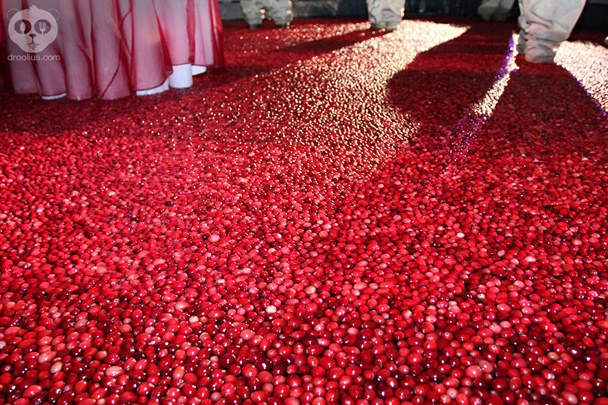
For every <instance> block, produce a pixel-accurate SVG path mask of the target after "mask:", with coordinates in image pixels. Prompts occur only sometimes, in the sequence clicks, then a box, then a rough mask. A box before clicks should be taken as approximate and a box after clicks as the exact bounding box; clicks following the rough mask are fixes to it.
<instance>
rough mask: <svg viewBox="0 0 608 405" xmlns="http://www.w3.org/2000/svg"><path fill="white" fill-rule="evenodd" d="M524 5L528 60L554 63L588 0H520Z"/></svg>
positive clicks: (521, 24)
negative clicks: (558, 51)
mask: <svg viewBox="0 0 608 405" xmlns="http://www.w3.org/2000/svg"><path fill="white" fill-rule="evenodd" d="M520 7H522V11H523V12H522V16H521V17H520V20H519V23H520V27H521V29H522V31H524V33H525V40H526V44H525V45H526V49H525V53H526V60H528V61H533V62H553V59H554V58H555V53H556V51H557V48H558V47H559V45H560V44H561V43H562V42H563V41H565V40H566V39H568V37H569V36H570V33H571V32H572V29H573V28H574V25H575V24H576V22H577V21H578V18H579V17H580V15H581V13H582V12H583V8H584V7H585V0H554V1H547V0H520ZM518 50H519V46H518Z"/></svg>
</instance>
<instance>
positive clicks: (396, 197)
mask: <svg viewBox="0 0 608 405" xmlns="http://www.w3.org/2000/svg"><path fill="white" fill-rule="evenodd" d="M448 22H449V21H447V20H446V21H443V22H441V21H439V22H434V23H433V22H429V21H416V20H409V21H405V22H404V23H403V24H402V25H401V27H400V30H398V31H395V32H391V33H386V34H383V33H378V32H371V31H369V30H368V29H367V28H368V26H369V24H368V23H367V22H364V21H358V22H352V21H344V20H325V21H323V20H320V21H313V20H307V21H300V22H296V24H294V26H293V28H292V29H290V30H288V31H285V30H280V31H279V30H272V29H266V28H263V29H261V30H256V31H249V30H247V29H245V28H244V27H245V25H244V24H243V23H238V24H236V23H235V24H232V25H230V24H228V25H227V26H226V30H225V35H226V50H227V55H226V56H227V60H228V63H229V66H228V68H227V69H226V71H223V72H211V73H210V74H208V75H207V76H205V77H202V78H200V79H199V81H198V82H197V83H195V87H194V88H192V89H189V90H186V91H172V92H171V93H167V94H163V95H158V96H151V97H149V98H135V97H133V98H128V99H124V100H120V101H116V102H98V101H86V102H79V103H75V102H71V101H53V102H42V101H39V100H37V99H36V98H34V97H25V96H20V97H17V96H12V95H6V97H7V99H8V100H9V101H10V103H7V102H4V103H2V105H1V106H0V109H1V111H2V115H3V116H4V117H6V118H5V119H4V120H3V122H2V124H0V125H1V127H0V132H2V133H1V136H0V189H1V190H2V191H1V193H0V271H1V273H0V404H16V405H28V404H83V405H95V404H98V405H111V404H142V405H143V404H154V403H159V404H174V403H175V404H256V403H267V404H277V405H278V404H285V405H296V404H315V405H324V404H338V403H339V404H353V405H368V404H373V405H380V404H387V405H389V404H390V405H393V404H462V405H465V404H521V405H523V404H598V405H605V404H608V309H607V307H608V295H607V294H608V291H607V290H608V267H607V264H606V263H608V254H607V253H608V234H607V229H608V219H607V218H608V174H607V170H608V152H607V150H606V141H607V139H606V135H607V134H608V121H607V120H606V116H605V113H604V112H603V111H602V110H601V109H600V108H599V107H598V106H597V105H596V104H594V103H593V101H592V100H591V99H590V98H589V97H588V95H587V94H586V93H585V91H584V89H583V88H582V87H581V85H580V84H579V83H578V82H576V80H574V78H573V77H572V76H570V75H569V74H568V72H567V71H566V70H565V69H563V68H560V67H559V66H535V65H528V64H526V63H525V62H523V61H521V60H520V59H517V63H518V64H519V65H520V66H519V69H518V70H516V71H514V72H513V73H512V75H511V77H510V81H509V83H508V86H507V87H506V90H505V91H504V94H501V95H500V100H498V103H497V104H496V107H495V110H494V112H493V114H492V115H491V116H489V117H483V119H482V118H479V119H478V120H477V121H475V122H473V121H474V120H469V119H467V118H466V117H471V114H470V108H471V106H472V105H474V104H475V103H478V102H479V101H480V100H483V99H484V97H485V96H486V93H487V92H488V90H489V89H490V88H492V85H493V81H494V80H495V79H496V72H497V71H500V69H501V66H502V64H503V63H504V61H505V56H506V55H507V54H508V52H509V41H510V37H511V33H512V30H513V28H514V27H513V26H511V24H510V23H505V24H495V25H489V24H484V23H481V22H477V21H472V20H467V21H452V24H448ZM465 23H466V24H465ZM370 66H371V67H373V66H376V67H377V69H373V68H370ZM497 97H498V96H497ZM463 117H464V118H463Z"/></svg>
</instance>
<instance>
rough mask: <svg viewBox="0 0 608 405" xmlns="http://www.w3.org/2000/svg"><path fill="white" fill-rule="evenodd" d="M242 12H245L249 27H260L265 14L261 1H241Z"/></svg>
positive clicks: (244, 15)
mask: <svg viewBox="0 0 608 405" xmlns="http://www.w3.org/2000/svg"><path fill="white" fill-rule="evenodd" d="M241 10H242V11H243V17H245V21H247V23H249V25H260V24H261V23H262V18H264V13H262V7H261V6H260V1H259V0H241Z"/></svg>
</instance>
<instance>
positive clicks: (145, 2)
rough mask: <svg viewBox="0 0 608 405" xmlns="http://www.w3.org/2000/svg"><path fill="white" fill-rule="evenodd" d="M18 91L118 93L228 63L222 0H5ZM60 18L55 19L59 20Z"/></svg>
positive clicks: (168, 83)
mask: <svg viewBox="0 0 608 405" xmlns="http://www.w3.org/2000/svg"><path fill="white" fill-rule="evenodd" d="M1 5H2V10H1V11H2V15H3V21H2V24H3V30H2V31H3V32H2V34H1V35H0V38H1V39H2V41H3V45H4V46H3V49H4V52H6V53H7V58H6V59H5V60H8V71H9V74H10V81H11V83H12V87H13V89H14V91H15V92H16V93H19V94H24V93H38V94H40V95H41V96H42V97H44V98H48V99H52V98H56V97H62V96H67V97H68V98H71V99H76V100H82V99H87V98H91V97H98V98H101V99H106V100H109V99H115V98H120V97H125V96H127V95H129V94H131V92H136V93H137V94H141V95H143V94H151V93H156V92H160V91H163V90H167V89H168V88H169V87H178V88H184V87H189V86H190V85H192V76H193V75H195V74H197V73H201V72H204V71H205V70H206V69H207V68H218V67H223V66H224V53H223V43H222V35H223V30H222V22H221V19H220V14H219V8H218V3H217V0H1ZM53 19H54V20H53Z"/></svg>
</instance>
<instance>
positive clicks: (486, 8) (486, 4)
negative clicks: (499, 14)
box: [477, 0, 501, 21]
mask: <svg viewBox="0 0 608 405" xmlns="http://www.w3.org/2000/svg"><path fill="white" fill-rule="evenodd" d="M500 2H501V0H483V1H482V2H481V4H480V5H479V7H478V8H477V13H478V14H479V16H480V17H481V19H482V20H484V21H490V20H491V19H492V16H493V15H494V12H495V11H496V9H498V7H499V6H500Z"/></svg>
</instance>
